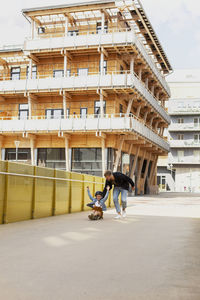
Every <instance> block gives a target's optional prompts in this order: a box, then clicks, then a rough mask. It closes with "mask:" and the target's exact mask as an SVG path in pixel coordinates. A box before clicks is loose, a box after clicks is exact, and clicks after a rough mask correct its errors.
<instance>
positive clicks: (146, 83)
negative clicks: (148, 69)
mask: <svg viewBox="0 0 200 300" xmlns="http://www.w3.org/2000/svg"><path fill="white" fill-rule="evenodd" d="M145 86H146V88H147V89H149V78H148V77H146V79H145Z"/></svg>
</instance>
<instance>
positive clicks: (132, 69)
mask: <svg viewBox="0 0 200 300" xmlns="http://www.w3.org/2000/svg"><path fill="white" fill-rule="evenodd" d="M130 73H131V75H133V74H134V57H131V61H130Z"/></svg>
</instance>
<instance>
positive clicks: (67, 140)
mask: <svg viewBox="0 0 200 300" xmlns="http://www.w3.org/2000/svg"><path fill="white" fill-rule="evenodd" d="M64 138H65V163H66V171H67V172H69V171H70V169H71V168H70V164H69V140H70V136H68V135H65V136H64Z"/></svg>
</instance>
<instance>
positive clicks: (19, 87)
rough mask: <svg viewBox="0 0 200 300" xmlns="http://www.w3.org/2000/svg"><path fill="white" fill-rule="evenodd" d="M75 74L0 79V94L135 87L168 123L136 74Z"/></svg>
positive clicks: (125, 72) (168, 119)
mask: <svg viewBox="0 0 200 300" xmlns="http://www.w3.org/2000/svg"><path fill="white" fill-rule="evenodd" d="M76 75H77V74H73V76H69V77H61V78H54V77H46V75H38V76H37V79H27V78H26V79H21V80H2V81H0V94H1V95H2V94H5V93H25V92H38V91H40V92H43V91H48V92H50V91H58V90H78V89H85V90H87V89H111V90H112V89H131V90H132V89H135V90H136V92H137V93H139V94H140V95H141V96H142V97H144V98H145V99H146V101H147V102H148V103H149V104H150V106H151V107H152V108H153V109H155V110H156V111H157V113H158V114H159V115H161V116H162V118H163V119H164V120H165V121H166V122H167V123H168V124H170V117H169V116H168V114H167V112H166V111H165V110H164V109H163V107H162V106H161V105H160V103H159V102H158V101H157V99H156V98H155V97H154V96H153V95H152V94H151V92H150V91H149V90H148V89H147V88H146V86H145V84H144V83H143V82H142V81H141V80H139V79H138V77H137V75H136V74H130V73H128V71H124V72H123V74H121V72H118V71H116V72H111V73H110V74H106V75H100V74H99V73H88V75H85V76H76Z"/></svg>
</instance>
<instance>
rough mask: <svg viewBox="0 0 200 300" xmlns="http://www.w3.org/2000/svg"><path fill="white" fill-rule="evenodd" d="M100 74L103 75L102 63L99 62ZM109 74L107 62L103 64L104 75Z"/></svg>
mask: <svg viewBox="0 0 200 300" xmlns="http://www.w3.org/2000/svg"><path fill="white" fill-rule="evenodd" d="M99 72H100V73H101V61H99ZM106 74H107V60H104V62H103V75H106Z"/></svg>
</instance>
